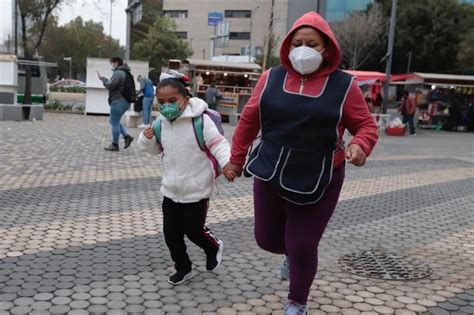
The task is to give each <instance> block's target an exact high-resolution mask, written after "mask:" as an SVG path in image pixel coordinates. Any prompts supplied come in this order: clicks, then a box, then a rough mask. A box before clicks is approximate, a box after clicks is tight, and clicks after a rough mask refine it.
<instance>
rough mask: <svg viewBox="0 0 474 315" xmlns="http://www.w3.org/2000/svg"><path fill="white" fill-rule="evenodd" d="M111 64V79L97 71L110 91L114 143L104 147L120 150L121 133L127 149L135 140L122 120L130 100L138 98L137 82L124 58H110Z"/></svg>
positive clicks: (110, 119)
mask: <svg viewBox="0 0 474 315" xmlns="http://www.w3.org/2000/svg"><path fill="white" fill-rule="evenodd" d="M110 65H111V66H112V72H113V74H112V77H111V78H110V79H107V78H106V77H103V76H101V75H100V73H99V72H97V76H98V77H99V80H101V81H102V83H103V84H104V87H105V88H106V89H107V90H108V91H109V106H110V117H109V123H110V125H111V126H112V143H111V144H110V145H109V146H108V147H105V148H104V149H105V150H107V151H119V150H120V149H119V138H120V134H121V135H122V136H123V138H124V140H125V145H124V149H127V148H128V147H129V146H130V145H131V144H132V141H133V137H132V136H130V135H129V134H128V131H127V129H126V128H125V126H123V125H122V124H121V123H120V120H121V119H122V116H123V115H124V114H125V112H126V111H127V110H128V109H129V108H130V102H131V101H134V99H135V98H136V95H135V83H134V80H133V76H132V74H131V73H130V67H129V66H128V65H127V64H126V63H123V60H122V58H120V57H112V58H110Z"/></svg>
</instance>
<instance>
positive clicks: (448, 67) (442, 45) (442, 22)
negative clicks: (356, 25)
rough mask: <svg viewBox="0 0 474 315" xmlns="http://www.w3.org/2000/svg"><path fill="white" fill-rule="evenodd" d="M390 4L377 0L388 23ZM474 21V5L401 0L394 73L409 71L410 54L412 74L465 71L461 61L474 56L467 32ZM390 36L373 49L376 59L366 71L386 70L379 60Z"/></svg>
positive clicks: (441, 0)
mask: <svg viewBox="0 0 474 315" xmlns="http://www.w3.org/2000/svg"><path fill="white" fill-rule="evenodd" d="M391 2H392V1H391V0H376V3H380V4H381V5H382V12H383V14H384V16H385V20H386V23H388V21H389V19H390V9H391ZM473 19H474V10H473V5H472V4H459V2H458V1H457V0H417V1H413V0H398V6H397V24H396V32H395V45H394V52H393V63H392V72H394V73H402V72H406V70H407V64H408V54H409V52H410V51H411V52H412V61H411V71H419V72H456V71H458V72H459V71H462V69H461V68H462V67H463V66H464V64H463V63H462V62H461V61H462V60H466V58H467V59H469V56H472V51H471V54H469V50H466V47H467V48H469V47H472V45H471V46H469V43H470V41H469V38H470V37H469V35H468V33H469V32H470V30H472V28H473V27H474V26H473V24H472V22H469V21H472V20H473ZM387 37H388V35H386V36H384V38H383V40H381V41H380V44H379V45H378V47H375V48H374V57H373V58H372V59H371V60H370V61H368V62H367V64H366V68H368V69H374V70H375V69H378V70H382V69H384V68H385V64H384V63H380V59H382V57H383V56H384V55H385V53H386V49H387ZM465 40H466V43H465V44H462V43H463V41H465ZM465 52H466V53H465ZM466 54H467V57H464V56H466ZM456 57H457V58H456ZM471 58H472V57H471Z"/></svg>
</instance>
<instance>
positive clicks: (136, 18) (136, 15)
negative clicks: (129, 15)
mask: <svg viewBox="0 0 474 315" xmlns="http://www.w3.org/2000/svg"><path fill="white" fill-rule="evenodd" d="M132 12H133V24H137V23H139V22H140V21H141V20H142V17H143V7H142V4H141V3H139V4H138V5H136V6H135V7H134V9H133V11H132Z"/></svg>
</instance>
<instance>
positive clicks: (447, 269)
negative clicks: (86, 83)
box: [0, 114, 474, 315]
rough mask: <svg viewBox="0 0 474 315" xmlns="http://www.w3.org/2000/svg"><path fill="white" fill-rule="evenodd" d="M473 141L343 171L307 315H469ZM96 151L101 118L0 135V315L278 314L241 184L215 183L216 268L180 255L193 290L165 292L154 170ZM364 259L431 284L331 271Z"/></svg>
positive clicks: (395, 141) (391, 147) (429, 137)
mask: <svg viewBox="0 0 474 315" xmlns="http://www.w3.org/2000/svg"><path fill="white" fill-rule="evenodd" d="M226 129H227V134H228V135H229V134H230V133H231V131H232V130H231V128H230V127H228V126H226ZM131 132H132V134H134V135H136V134H137V133H138V130H137V129H132V130H131ZM473 139H474V137H473V135H472V134H465V133H436V132H433V131H424V132H423V131H421V132H419V133H418V136H416V137H404V138H400V137H386V136H382V137H381V140H380V143H379V145H378V147H377V149H376V151H375V153H374V155H373V157H372V158H371V159H370V161H369V163H368V164H367V166H366V167H364V168H355V167H351V166H348V167H347V178H346V182H345V185H344V188H343V193H342V196H341V200H340V203H339V205H338V208H337V210H336V214H335V215H334V217H333V218H332V220H331V222H330V225H329V227H328V230H327V232H326V234H325V236H324V238H323V240H322V242H321V246H320V251H319V252H320V270H319V272H318V275H317V278H316V280H315V281H314V284H313V287H312V290H311V296H310V303H309V306H310V308H311V311H312V314H367V315H368V314H399V315H405V314H406V315H408V314H474V211H473V210H474V194H473V187H474V164H473V163H474V157H473V151H474V147H473V146H474V142H473ZM108 142H109V126H108V125H107V118H106V117H95V116H89V117H84V116H79V115H66V114H62V115H61V114H46V115H45V120H44V121H41V122H40V121H38V122H0V166H1V172H0V215H1V219H0V315H3V314H74V315H80V314H162V313H166V314H174V313H176V314H201V313H202V314H211V313H212V314H215V313H218V314H236V313H240V314H267V313H268V314H269V313H275V314H281V313H282V307H283V303H284V302H285V297H286V295H287V287H288V283H287V282H282V281H281V280H279V279H278V278H277V277H276V274H277V270H278V268H279V263H280V262H281V257H278V256H275V255H271V254H269V253H266V252H264V251H263V250H261V249H259V248H258V247H257V246H256V244H255V241H254V238H253V234H252V230H253V220H252V195H251V189H252V185H251V180H249V179H240V180H239V181H238V182H237V183H235V184H230V183H226V182H224V180H223V179H220V180H219V194H218V195H217V196H215V197H214V198H213V200H212V205H211V211H210V213H209V218H208V224H209V226H210V228H211V229H212V230H213V231H214V232H215V233H216V235H218V236H219V237H220V238H222V239H223V240H224V242H225V244H226V248H225V251H224V260H223V266H222V267H221V268H220V269H219V270H218V271H217V272H216V273H209V272H205V266H204V255H203V253H202V252H201V251H200V250H198V248H196V247H195V246H194V245H192V244H190V246H189V252H190V256H191V258H192V260H193V261H194V263H195V267H196V269H197V276H196V277H195V278H193V279H192V281H191V282H190V283H189V284H186V285H181V286H177V287H174V288H173V287H172V286H171V285H169V284H168V283H167V282H166V279H167V277H168V276H169V274H170V272H171V271H172V268H171V265H172V264H171V261H170V258H169V254H168V251H167V248H166V246H165V244H164V240H163V236H162V215H161V196H160V193H159V185H160V181H161V173H160V165H159V159H157V158H156V157H152V156H150V155H143V154H142V153H140V152H138V151H136V148H134V147H133V145H132V147H131V148H130V149H129V150H127V151H121V152H119V153H110V152H105V151H104V150H103V149H102V147H103V146H105V145H107V144H108ZM373 248H376V249H384V250H385V251H388V252H393V253H395V254H399V255H404V256H409V257H411V258H416V259H418V260H419V261H421V262H424V263H427V264H429V265H430V266H431V267H432V268H433V275H432V276H431V277H429V278H425V279H422V280H417V281H388V280H377V279H369V278H364V277H361V276H357V275H353V274H350V273H347V272H345V271H342V270H341V269H339V268H338V267H337V265H336V263H335V261H336V259H337V258H338V257H340V256H342V255H345V254H350V253H356V252H359V251H362V250H368V249H373Z"/></svg>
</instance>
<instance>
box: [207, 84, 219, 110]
mask: <svg viewBox="0 0 474 315" xmlns="http://www.w3.org/2000/svg"><path fill="white" fill-rule="evenodd" d="M221 97H222V96H221V94H220V93H219V90H218V89H217V88H216V85H215V84H214V83H211V85H210V86H209V87H208V88H207V90H206V103H207V104H208V105H209V108H210V109H212V110H217V101H218V100H219V99H220V98H221Z"/></svg>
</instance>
